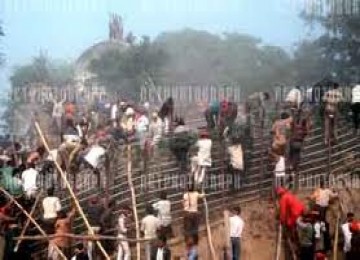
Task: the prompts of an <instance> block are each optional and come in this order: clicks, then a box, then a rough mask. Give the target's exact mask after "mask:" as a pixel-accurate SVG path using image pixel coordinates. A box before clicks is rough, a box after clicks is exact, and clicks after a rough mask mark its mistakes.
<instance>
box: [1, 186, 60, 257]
mask: <svg viewBox="0 0 360 260" xmlns="http://www.w3.org/2000/svg"><path fill="white" fill-rule="evenodd" d="M0 191H1V192H2V193H4V194H5V196H6V197H8V198H9V199H10V200H11V201H12V202H13V203H14V204H15V205H16V206H17V207H18V208H19V209H20V210H21V211H22V213H24V214H25V216H26V217H27V218H28V219H29V220H30V221H31V223H33V224H34V226H35V227H36V228H37V229H38V230H39V232H40V233H41V235H43V236H46V233H45V231H44V230H43V229H42V228H41V227H40V226H39V224H38V223H37V222H36V220H35V219H34V218H33V217H32V216H31V215H30V214H29V213H28V212H27V211H26V210H25V209H24V208H23V207H22V206H21V205H20V204H19V203H18V202H17V201H16V199H14V197H13V196H11V194H10V193H8V192H7V191H6V190H4V189H3V188H2V187H0ZM54 246H55V250H56V251H57V252H58V253H59V255H60V257H61V258H62V259H64V260H66V259H67V258H66V257H65V255H64V254H63V252H62V251H61V250H60V249H59V247H58V246H57V245H55V244H54Z"/></svg>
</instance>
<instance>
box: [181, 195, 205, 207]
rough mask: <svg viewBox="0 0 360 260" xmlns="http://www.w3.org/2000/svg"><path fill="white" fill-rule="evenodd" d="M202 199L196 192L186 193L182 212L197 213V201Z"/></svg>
mask: <svg viewBox="0 0 360 260" xmlns="http://www.w3.org/2000/svg"><path fill="white" fill-rule="evenodd" d="M203 197H204V194H200V193H199V192H197V191H193V192H187V193H185V194H184V197H183V199H184V210H185V211H187V212H198V199H201V198H203Z"/></svg>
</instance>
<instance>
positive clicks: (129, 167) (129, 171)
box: [127, 144, 141, 260]
mask: <svg viewBox="0 0 360 260" xmlns="http://www.w3.org/2000/svg"><path fill="white" fill-rule="evenodd" d="M131 153H132V150H131V145H130V144H128V145H127V178H128V185H129V188H130V191H131V202H132V208H133V214H134V218H135V229H136V239H139V237H140V230H139V218H138V214H137V208H136V194H135V189H134V184H133V182H132V154H131ZM140 253H141V251H140V243H138V242H136V259H137V260H140V259H141V255H140Z"/></svg>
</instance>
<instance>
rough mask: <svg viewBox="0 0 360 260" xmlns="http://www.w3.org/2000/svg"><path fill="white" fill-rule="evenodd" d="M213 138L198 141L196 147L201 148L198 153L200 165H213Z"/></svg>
mask: <svg viewBox="0 0 360 260" xmlns="http://www.w3.org/2000/svg"><path fill="white" fill-rule="evenodd" d="M211 146H212V141H211V139H208V138H204V139H200V140H198V141H197V142H196V147H198V148H199V150H198V153H197V159H198V165H200V166H211Z"/></svg>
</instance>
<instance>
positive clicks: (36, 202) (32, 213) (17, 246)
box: [14, 192, 42, 252]
mask: <svg viewBox="0 0 360 260" xmlns="http://www.w3.org/2000/svg"><path fill="white" fill-rule="evenodd" d="M41 195H42V192H39V194H38V195H37V197H36V200H35V202H34V205H33V206H32V208H31V211H30V216H32V215H34V213H35V210H36V207H37V205H38V203H39V201H40V198H41ZM29 225H30V219H29V218H28V219H27V220H26V223H25V226H24V228H23V230H22V231H21V234H20V237H22V236H24V235H25V232H26V230H27V228H28V227H29ZM21 242H22V241H21V240H19V241H17V243H16V246H15V248H14V252H17V251H18V249H19V246H20V244H21Z"/></svg>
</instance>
